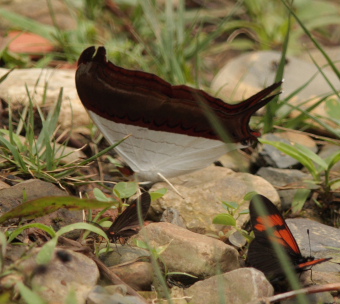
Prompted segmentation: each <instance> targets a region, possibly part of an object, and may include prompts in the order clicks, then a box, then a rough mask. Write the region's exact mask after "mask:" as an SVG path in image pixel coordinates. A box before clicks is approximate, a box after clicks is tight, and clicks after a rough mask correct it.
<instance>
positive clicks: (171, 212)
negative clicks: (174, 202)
mask: <svg viewBox="0 0 340 304" xmlns="http://www.w3.org/2000/svg"><path fill="white" fill-rule="evenodd" d="M160 221H161V222H167V223H170V224H174V225H177V226H180V227H182V228H186V225H185V221H184V219H183V217H182V216H181V214H180V213H179V211H178V210H177V209H175V208H171V207H170V208H166V209H165V210H164V212H163V214H162V217H161V220H160Z"/></svg>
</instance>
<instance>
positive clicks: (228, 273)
mask: <svg viewBox="0 0 340 304" xmlns="http://www.w3.org/2000/svg"><path fill="white" fill-rule="evenodd" d="M25 11H27V10H24V9H23V10H22V12H25ZM42 15H44V14H42ZM61 15H64V17H65V18H67V14H65V13H61ZM35 18H38V17H37V16H36V17H35ZM46 22H47V21H46ZM64 24H65V26H66V24H68V21H67V20H66V21H65V22H64ZM69 26H70V27H72V26H74V25H72V23H70V25H69ZM328 51H329V53H330V54H335V55H334V56H333V57H334V58H333V60H334V61H336V60H338V59H339V55H338V54H339V52H338V49H337V48H334V49H330V50H328ZM279 57H280V53H279V52H274V51H270V52H252V53H247V54H244V55H241V56H239V57H235V58H233V59H230V60H229V61H228V62H227V63H226V65H225V66H224V67H223V68H221V70H220V72H219V73H218V74H217V75H216V77H215V79H214V80H213V82H212V87H211V89H212V91H214V92H216V91H219V96H220V97H221V98H222V99H224V100H226V97H225V96H231V95H234V100H241V99H244V98H245V97H246V96H250V95H252V94H254V93H255V92H257V91H259V90H260V89H262V87H261V86H262V85H263V84H264V83H267V84H271V83H272V82H273V80H274V75H275V65H273V62H277V61H278V60H279ZM319 60H320V63H322V62H321V59H319ZM6 72H8V70H6V69H3V68H2V69H0V77H1V76H2V75H4V74H5V73H6ZM316 72H317V69H316V67H315V65H314V64H313V63H311V62H309V60H308V59H304V58H295V57H289V58H288V61H287V66H286V71H285V82H284V85H283V93H282V98H284V97H287V96H289V95H290V94H291V93H292V92H293V91H294V90H295V89H296V88H297V87H299V86H301V85H302V84H303V83H305V82H306V81H307V79H309V77H310V76H311V75H313V74H314V73H316ZM324 73H325V74H326V75H327V77H328V78H329V80H330V81H331V82H332V83H335V84H338V80H337V78H335V75H334V74H333V73H332V72H331V70H330V69H325V71H324ZM74 75H75V68H73V69H63V70H61V69H23V70H14V71H12V72H11V73H10V75H9V76H8V78H7V79H6V80H5V81H4V82H2V83H1V84H0V98H1V99H2V100H3V101H5V102H6V103H8V104H10V105H11V106H13V107H14V108H20V107H21V106H22V105H26V104H27V103H28V97H27V90H28V91H29V92H30V93H31V96H34V100H35V102H36V103H37V104H39V102H40V101H41V100H43V98H42V95H43V92H44V87H45V82H47V83H48V90H47V99H46V101H47V102H46V103H45V104H44V105H41V106H43V107H44V108H49V107H52V106H53V104H54V103H55V102H56V100H57V98H58V94H59V91H60V88H63V106H62V108H61V113H60V119H59V123H60V125H61V130H68V131H70V130H71V127H72V136H73V137H74V138H75V139H76V140H83V138H84V137H86V136H89V135H90V134H89V133H90V132H89V128H87V125H88V124H89V123H90V119H89V117H88V115H87V113H86V111H85V109H84V107H83V105H82V104H81V102H80V100H79V98H78V95H77V91H76V89H75V81H74ZM38 79H40V80H39V81H37V80H38ZM239 79H242V81H241V82H239V81H240V80H239ZM235 87H238V89H237V91H236V92H233V90H234V88H235ZM221 88H222V89H221ZM337 89H338V90H339V89H340V87H339V86H338V87H337ZM329 91H330V90H329V87H328V85H327V83H326V82H325V80H324V78H323V77H322V76H321V75H320V74H318V75H317V76H316V77H315V78H314V79H313V80H312V82H311V83H310V84H309V86H308V87H307V88H305V89H304V90H302V91H301V92H300V93H298V94H297V95H296V96H295V97H294V99H293V100H292V101H291V102H292V103H293V104H294V105H299V103H300V102H301V101H304V100H308V99H311V100H312V99H315V98H317V96H319V95H321V94H324V93H327V92H329ZM235 94H236V95H235ZM305 106H306V107H307V105H305ZM313 114H314V115H319V116H320V117H326V118H325V119H327V117H329V115H333V114H334V113H331V111H330V109H329V108H328V107H327V105H326V104H325V103H322V104H321V105H320V106H318V107H317V108H315V109H314V110H313ZM290 115H291V117H296V115H297V113H296V111H291V113H290ZM337 119H340V117H337ZM334 128H338V126H337V125H334ZM311 130H313V132H314V134H319V135H320V134H321V135H327V136H328V135H330V134H329V133H327V131H326V130H325V129H324V128H322V126H320V124H319V125H316V124H314V125H313V126H312V127H311ZM278 131H280V132H275V133H269V134H265V135H264V136H263V138H266V139H268V140H275V141H283V142H289V143H299V144H302V145H304V146H305V147H307V148H308V149H310V150H311V151H313V152H315V153H317V154H318V155H319V156H321V157H322V158H323V159H324V158H325V157H327V155H330V154H331V153H334V152H335V151H338V149H339V145H338V144H337V145H336V144H334V143H328V142H326V141H320V137H315V136H314V135H313V134H308V133H302V132H296V131H294V130H290V131H289V130H288V131H287V130H286V131H284V132H281V130H278ZM338 143H339V142H338ZM71 151H72V152H71V153H70V155H69V156H68V157H69V159H68V162H71V161H77V160H79V159H82V158H85V157H86V155H85V154H83V152H79V151H78V150H75V149H73V150H71ZM64 153H66V152H64ZM103 171H104V173H107V174H108V175H109V171H110V170H109V168H106V167H105V165H104V168H103ZM246 171H247V172H250V173H245V172H246ZM332 171H333V174H334V175H336V176H338V175H339V172H340V162H338V163H337V164H336V165H335V166H334V167H333V168H332ZM91 172H92V173H94V174H96V175H97V176H98V174H99V173H98V168H97V165H96V164H94V165H93V166H92V167H91ZM108 175H107V176H108ZM3 177H4V178H3V179H2V181H1V184H0V202H1V215H2V214H4V213H5V212H7V211H9V210H11V209H12V208H14V207H16V206H18V205H20V204H21V203H22V202H23V201H24V200H25V201H27V200H32V199H36V198H40V197H45V196H64V195H76V194H75V193H74V192H73V191H74V188H72V189H73V190H71V191H70V189H67V190H65V189H61V188H60V187H59V186H58V185H56V184H53V183H48V182H45V181H41V180H38V179H29V180H23V181H21V182H18V181H14V182H13V181H11V180H10V179H9V178H8V174H6V172H3ZM115 178H116V177H112V176H111V177H109V179H111V181H112V180H113V181H115ZM311 179H312V177H311V176H310V174H309V173H308V171H307V170H306V169H305V168H303V167H302V166H301V165H300V164H299V163H298V162H297V161H296V160H294V159H293V158H291V157H289V156H286V155H284V154H283V153H280V152H278V150H276V149H274V148H272V147H271V146H269V145H262V144H259V145H258V146H257V147H256V148H255V149H248V150H247V151H246V152H244V151H234V152H231V153H228V154H227V155H224V156H223V157H221V158H220V159H219V160H217V162H216V164H215V165H213V164H212V165H211V166H209V167H208V168H206V169H203V170H201V171H197V172H193V173H191V174H187V175H183V176H179V177H176V178H172V179H170V182H171V184H173V185H174V187H175V188H176V190H177V191H178V192H179V193H180V195H179V194H178V193H177V192H175V191H174V190H173V189H172V188H171V187H169V185H168V184H167V183H161V182H159V183H155V184H153V185H148V189H149V191H150V192H152V191H154V190H157V189H160V188H168V192H167V194H166V195H165V196H164V197H162V198H160V199H158V200H156V201H153V202H152V205H151V208H150V211H149V214H148V217H147V223H146V224H147V225H145V227H143V228H142V229H141V231H140V232H139V233H138V234H137V235H136V236H134V237H132V238H131V239H130V240H129V241H128V244H125V245H120V244H111V245H110V248H111V249H112V251H109V252H105V253H102V254H101V255H99V257H98V258H97V257H96V255H95V254H94V252H93V250H92V249H93V247H94V246H93V244H86V243H81V244H80V243H79V242H77V239H78V237H79V232H72V233H69V234H67V235H65V237H63V238H60V239H59V244H58V248H57V249H56V250H55V253H54V258H53V260H52V262H51V263H49V264H48V265H46V266H44V267H41V265H39V264H38V263H37V260H36V257H37V255H38V252H39V247H40V246H41V245H42V244H44V243H45V242H46V241H47V240H48V239H49V238H48V236H46V235H45V234H43V233H40V232H39V231H38V230H37V229H31V230H25V231H24V232H23V233H22V235H21V236H20V237H18V241H20V242H21V243H20V244H19V245H18V244H13V243H12V244H9V245H8V246H7V250H6V252H3V255H5V258H4V259H3V260H4V262H5V265H3V267H4V268H3V269H2V270H3V276H2V277H1V279H0V288H1V290H2V292H5V291H6V290H7V291H8V290H10V291H11V295H12V296H13V295H14V298H13V299H14V300H13V303H14V302H15V301H18V302H19V301H21V300H20V299H19V297H18V289H19V287H18V282H25V283H27V284H28V285H29V286H30V287H32V288H33V289H34V290H37V293H38V294H39V295H40V296H41V297H42V298H44V299H45V300H46V301H47V302H48V303H66V301H67V299H73V300H75V299H76V301H77V303H93V304H102V303H124V304H129V303H137V304H138V303H165V302H162V300H157V297H158V296H161V297H163V298H167V297H168V298H171V299H172V303H195V304H199V303H219V302H220V301H223V303H259V302H257V301H259V299H261V298H267V297H271V296H273V294H274V289H273V287H272V286H271V285H270V283H269V282H268V281H267V279H266V278H265V276H264V275H263V273H261V272H260V271H258V270H255V269H253V268H247V267H245V265H244V257H245V254H246V249H245V248H246V247H245V245H246V241H245V239H244V238H243V237H242V236H240V234H239V232H237V231H236V230H235V229H234V228H233V227H231V226H222V225H216V224H213V218H214V217H215V216H216V215H218V214H220V213H225V212H226V209H225V208H223V205H222V201H226V202H238V203H242V202H243V198H244V196H245V195H246V194H247V193H248V192H251V191H256V192H258V193H260V194H262V195H264V196H266V197H267V198H269V199H270V200H271V201H272V202H274V203H275V204H277V205H281V206H282V209H283V210H288V209H289V208H291V202H292V199H293V197H294V195H295V193H296V191H297V189H299V188H301V187H304V185H306V183H308V180H311ZM77 190H80V191H81V192H82V194H83V195H85V194H86V193H87V194H89V195H90V196H92V195H93V194H92V190H93V187H90V186H82V187H81V188H79V189H77ZM334 190H335V192H336V193H335V195H334V201H332V202H324V203H325V204H327V203H329V204H330V203H332V204H333V205H334V204H336V203H337V204H338V202H339V192H340V189H334ZM71 192H73V193H71ZM23 193H25V194H24V195H23ZM24 197H25V199H24ZM247 203H248V202H246V203H243V204H242V205H241V207H240V209H239V210H237V213H236V214H235V215H234V216H235V218H237V224H236V226H237V227H239V228H241V227H242V228H246V227H247V228H249V226H247V223H248V221H249V215H248V214H240V216H238V213H240V212H242V211H244V210H246V209H248V205H247ZM322 215H323V216H321V210H320V209H319V208H318V207H317V206H316V205H315V204H312V203H310V204H309V205H308V206H307V208H306V210H304V211H302V212H300V213H299V214H296V215H294V218H290V219H288V220H287V223H288V225H289V227H290V229H291V230H292V232H293V234H294V236H295V238H296V240H297V242H298V244H299V247H300V249H301V252H302V254H303V255H304V256H309V255H310V252H311V254H312V255H313V256H315V257H317V258H323V257H332V260H331V261H329V262H326V263H322V264H319V265H317V266H315V267H313V272H312V280H311V272H310V271H307V272H305V273H303V274H302V275H301V276H300V280H301V282H302V286H310V285H314V284H317V285H320V286H322V285H325V284H329V283H339V284H340V276H339V272H340V266H339V263H340V260H339V249H338V248H340V230H339V229H338V228H337V227H338V225H336V224H337V217H336V216H335V217H333V218H332V219H330V218H325V213H323V214H322ZM82 221H84V219H83V213H82V212H81V211H70V210H67V209H60V210H59V211H57V212H54V213H52V214H49V215H46V216H43V217H39V218H36V219H34V220H33V221H32V222H31V223H43V224H46V225H48V226H52V227H53V228H54V229H55V230H58V229H60V228H61V227H64V226H66V225H68V224H72V223H78V222H82ZM325 223H327V225H325ZM11 224H13V225H17V224H18V222H15V221H14V222H11ZM334 226H335V227H334ZM11 229H12V227H11V226H8V225H7V223H6V225H3V227H2V230H4V231H5V230H11ZM307 229H309V231H310V242H309V239H308V234H307ZM226 235H227V236H229V239H228V240H226V238H225V237H222V236H226ZM137 242H139V244H141V242H145V243H147V244H149V246H150V248H154V250H155V251H156V252H157V253H156V256H157V257H158V259H157V260H155V256H151V255H150V251H149V250H145V249H143V248H141V246H139V247H137V246H136V243H137ZM36 245H37V246H36ZM98 246H101V248H105V244H98ZM3 248H4V247H3ZM13 265H15V267H14V266H13ZM7 270H11V272H8V273H6V271H7ZM158 272H160V273H163V274H168V275H167V276H166V279H167V282H166V284H167V286H168V287H171V288H170V289H169V290H170V293H168V294H167V292H166V290H165V289H164V287H163V285H162V284H163V283H162V280H161V279H160V278H159V277H158V276H157V273H158ZM186 274H189V275H190V276H188V275H186ZM120 280H122V281H123V282H122V281H120ZM134 290H137V291H138V294H137V293H135V292H134ZM309 297H310V298H309V299H308V301H309V303H320V302H322V303H335V302H336V300H337V293H336V292H323V293H317V294H316V295H309ZM221 299H222V300H221ZM157 301H158V302H157ZM292 301H293V300H292ZM74 303H75V302H74ZM285 303H288V302H285ZM290 303H293V302H290Z"/></svg>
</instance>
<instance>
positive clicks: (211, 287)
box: [184, 268, 274, 304]
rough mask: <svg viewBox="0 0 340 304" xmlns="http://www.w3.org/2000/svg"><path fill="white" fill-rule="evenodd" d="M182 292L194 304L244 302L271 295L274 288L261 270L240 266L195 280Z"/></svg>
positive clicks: (232, 303) (239, 303) (241, 303)
mask: <svg viewBox="0 0 340 304" xmlns="http://www.w3.org/2000/svg"><path fill="white" fill-rule="evenodd" d="M184 292H185V294H186V295H187V296H190V297H191V301H190V303H191V302H192V303H195V304H216V303H225V304H229V303H230V304H235V303H238V304H243V303H244V304H246V303H248V302H250V301H252V300H254V299H256V298H262V297H269V296H272V295H273V293H274V289H273V287H272V286H271V285H270V283H269V282H268V281H267V279H266V278H265V276H264V274H263V273H262V272H260V271H258V270H256V269H254V268H241V269H237V270H233V271H230V272H227V273H224V274H222V275H217V276H214V277H211V278H209V279H206V280H204V281H200V282H197V283H195V284H194V285H192V286H191V287H189V288H188V289H186V290H185V291H184Z"/></svg>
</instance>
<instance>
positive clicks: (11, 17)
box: [0, 8, 56, 42]
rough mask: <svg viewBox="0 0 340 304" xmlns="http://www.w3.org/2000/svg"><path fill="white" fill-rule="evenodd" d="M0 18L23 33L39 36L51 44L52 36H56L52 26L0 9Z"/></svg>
mask: <svg viewBox="0 0 340 304" xmlns="http://www.w3.org/2000/svg"><path fill="white" fill-rule="evenodd" d="M0 16H1V17H2V18H4V19H7V20H8V21H10V22H11V23H12V25H13V26H15V27H16V28H21V29H22V30H24V31H29V32H32V33H35V34H37V35H40V36H42V37H44V38H46V39H48V40H50V41H51V42H53V41H54V38H53V36H54V35H56V30H55V28H54V27H53V26H50V25H46V24H42V23H40V22H37V21H35V20H33V19H31V18H27V17H24V16H22V15H19V14H16V13H13V12H10V11H8V10H6V9H3V8H0Z"/></svg>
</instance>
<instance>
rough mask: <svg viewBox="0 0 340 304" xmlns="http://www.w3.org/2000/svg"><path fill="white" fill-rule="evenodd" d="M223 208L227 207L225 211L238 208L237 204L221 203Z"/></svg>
mask: <svg viewBox="0 0 340 304" xmlns="http://www.w3.org/2000/svg"><path fill="white" fill-rule="evenodd" d="M222 204H223V207H227V209H237V208H238V207H240V205H239V203H237V202H225V201H223V202H222Z"/></svg>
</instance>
